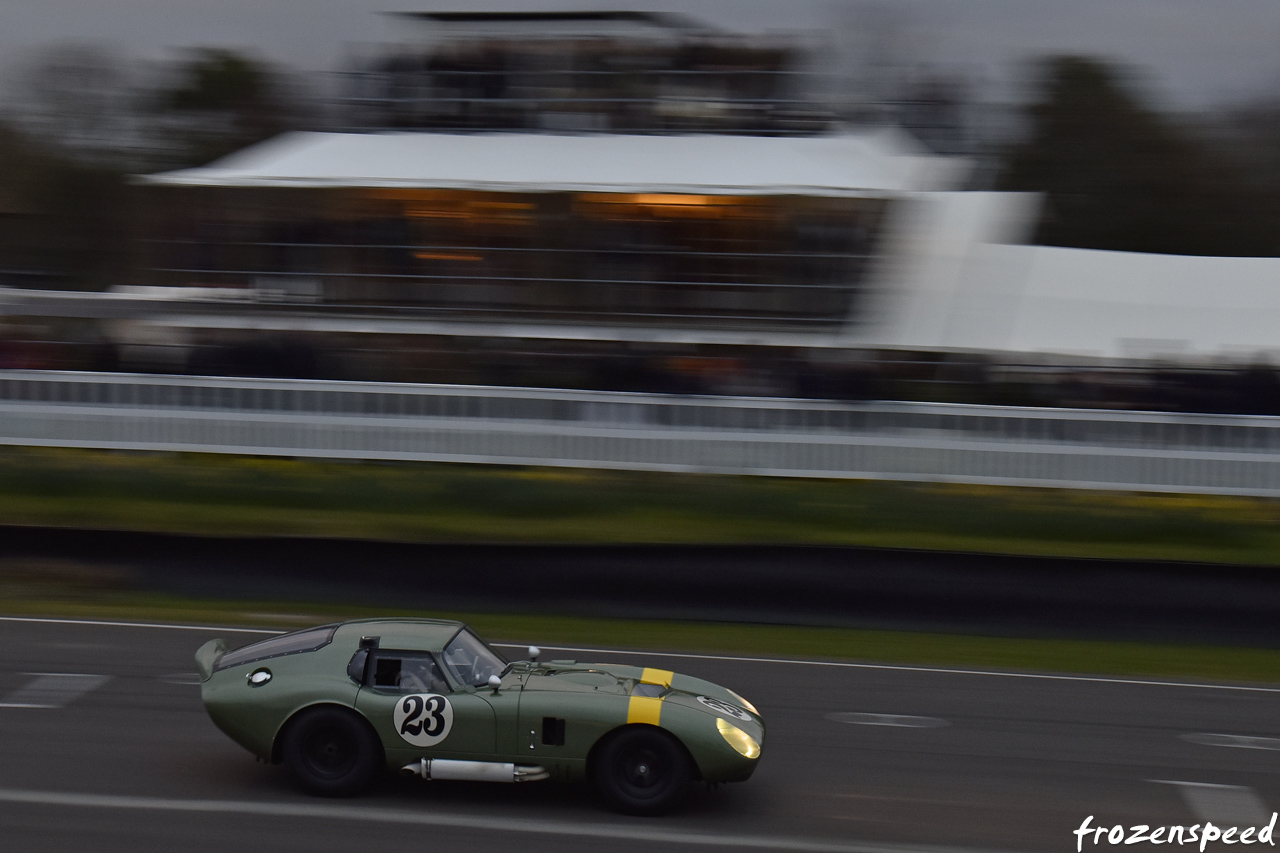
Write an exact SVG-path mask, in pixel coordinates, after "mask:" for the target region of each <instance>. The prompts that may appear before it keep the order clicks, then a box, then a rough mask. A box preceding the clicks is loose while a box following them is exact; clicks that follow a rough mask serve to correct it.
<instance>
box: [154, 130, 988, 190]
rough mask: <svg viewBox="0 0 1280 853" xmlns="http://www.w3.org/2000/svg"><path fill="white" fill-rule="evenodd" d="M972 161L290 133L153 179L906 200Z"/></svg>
mask: <svg viewBox="0 0 1280 853" xmlns="http://www.w3.org/2000/svg"><path fill="white" fill-rule="evenodd" d="M967 167H968V164H967V161H964V160H962V159H959V158H951V157H938V156H934V155H931V154H928V153H926V152H925V151H923V150H922V149H921V148H920V147H919V146H918V145H917V144H916V143H915V142H914V140H912V139H911V138H910V137H908V136H907V135H906V134H904V133H902V132H901V131H897V130H894V129H884V130H878V131H873V132H868V133H862V134H844V135H840V136H809V137H778V136H710V135H702V136H616V135H606V134H592V135H578V136H565V135H550V134H534V133H479V134H451V133H422V132H417V133H414V132H394V133H288V134H284V135H283V136H279V137H276V138H275V139H271V140H268V141H266V142H263V143H260V144H258V145H254V146H252V147H250V148H247V149H245V150H243V151H240V152H237V153H235V154H232V155H230V156H229V157H225V158H223V159H221V160H218V161H217V162H215V163H212V164H210V165H208V166H203V167H200V168H196V169H183V170H180V171H176V172H165V173H163V174H158V175H150V176H147V177H145V178H143V179H142V180H143V182H144V183H149V184H165V185H178V186H220V187H396V188H410V187H412V188H435V189H472V190H493V191H507V192H529V191H590V192H687V193H705V194H744V195H779V194H797V195H894V194H898V193H903V192H912V191H921V190H945V189H954V188H956V185H957V184H958V183H960V182H961V181H963V179H964V177H965V175H966V173H967Z"/></svg>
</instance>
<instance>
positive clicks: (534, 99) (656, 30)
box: [341, 11, 832, 134]
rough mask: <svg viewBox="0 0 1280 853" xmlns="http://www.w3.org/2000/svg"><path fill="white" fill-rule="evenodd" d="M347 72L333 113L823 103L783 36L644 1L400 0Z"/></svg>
mask: <svg viewBox="0 0 1280 853" xmlns="http://www.w3.org/2000/svg"><path fill="white" fill-rule="evenodd" d="M392 17H393V18H394V19H395V21H396V22H397V30H398V33H397V37H396V38H395V40H394V41H392V42H391V43H390V44H384V45H379V46H378V47H376V48H375V49H373V50H372V51H370V54H369V55H367V56H364V57H362V58H360V59H358V60H356V61H355V62H354V67H353V68H351V69H350V70H348V71H347V72H346V73H345V75H344V76H345V88H346V94H345V96H344V97H343V98H342V101H341V103H342V106H343V108H344V109H343V121H344V122H345V123H346V125H347V126H348V127H349V128H353V129H367V130H383V129H389V128H414V129H429V130H446V131H458V130H526V131H528V130H550V131H573V132H591V131H601V132H610V133H629V134H634V133H681V132H704V133H706V132H710V133H747V134H806V133H815V132H820V131H823V130H825V129H828V128H829V127H830V126H831V124H832V121H831V113H830V112H829V110H827V109H825V108H824V107H823V105H821V104H820V103H819V102H818V101H816V100H815V99H814V98H813V97H812V96H811V94H810V93H811V90H812V85H811V82H810V78H811V77H812V74H811V73H810V72H809V71H808V69H807V68H806V63H805V54H804V52H803V51H802V50H801V49H800V48H799V46H797V45H796V44H794V43H792V42H791V41H789V40H784V39H777V38H768V39H766V38H763V37H760V36H753V37H747V36H742V35H738V34H734V33H726V32H722V31H719V30H714V29H711V28H709V27H707V26H706V25H704V24H701V23H699V22H697V21H695V20H693V19H690V18H687V17H684V16H681V15H673V14H661V13H653V12H626V11H596V12H485V11H474V12H407V13H399V14H396V15H394V16H392Z"/></svg>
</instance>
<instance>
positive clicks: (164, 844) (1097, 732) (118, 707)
mask: <svg viewBox="0 0 1280 853" xmlns="http://www.w3.org/2000/svg"><path fill="white" fill-rule="evenodd" d="M214 636H225V637H227V638H228V640H229V641H230V642H231V643H232V644H233V645H237V644H241V643H245V642H249V641H251V640H253V639H255V638H257V637H259V636H260V634H254V633H246V632H235V631H231V630H218V629H210V628H195V627H140V626H131V625H119V624H101V623H99V624H94V623H83V622H74V621H46V620H30V619H15V618H0V649H3V652H2V653H0V743H2V744H3V748H2V749H0V847H2V848H3V849H4V850H6V851H22V853H26V852H27V851H31V853H38V852H39V851H59V853H62V851H65V850H68V849H77V850H93V851H171V850H183V851H197V852H198V853H200V852H202V851H228V850H244V851H349V850H366V851H376V850H400V849H414V850H417V849H424V850H449V849H475V848H476V847H477V846H479V848H480V849H485V850H495V851H504V850H521V851H535V853H536V851H553V850H554V851H600V850H609V851H621V853H630V851H641V850H644V851H651V850H653V849H655V847H658V846H660V847H662V848H664V849H673V850H704V849H705V850H713V849H743V850H750V849H755V850H797V851H802V850H809V851H841V853H850V851H862V853H873V851H874V853H905V851H908V850H923V849H926V848H938V847H945V848H949V849H952V850H956V849H961V850H1000V851H1067V850H1074V849H1075V848H1076V837H1075V836H1074V835H1073V834H1072V831H1073V830H1074V829H1076V828H1077V827H1078V826H1079V825H1080V824H1081V822H1082V821H1083V820H1084V819H1085V818H1086V817H1088V816H1092V818H1093V824H1094V825H1103V826H1108V827H1109V826H1111V825H1114V824H1122V825H1124V826H1126V827H1129V826H1133V825H1137V824H1147V825H1151V826H1157V825H1184V826H1189V825H1192V824H1197V823H1203V822H1204V821H1206V820H1211V821H1213V822H1214V823H1215V824H1216V825H1218V826H1230V825H1239V826H1241V827H1243V826H1246V825H1256V824H1265V823H1266V821H1267V820H1268V819H1269V818H1270V815H1271V811H1272V809H1273V808H1275V807H1276V805H1277V804H1280V685H1276V686H1271V687H1268V686H1257V685H1254V686H1245V685H1206V684H1195V683H1179V682H1174V681H1159V680H1142V679H1122V678H1097V679H1090V678H1086V677H1078V676H1046V675H1038V674H1032V673H991V672H977V671H961V670H946V669H929V668H912V667H893V666H874V665H856V664H853V665H850V664H820V663H813V662H788V661H761V660H745V659H727V658H716V657H706V656H698V655H690V656H672V655H660V654H654V653H643V652H625V653H621V654H619V653H605V652H600V651H584V650H559V649H548V652H551V653H554V654H555V655H556V656H557V657H573V658H577V659H579V660H591V659H596V660H602V661H603V660H618V659H622V660H630V661H635V662H640V663H648V664H652V665H656V666H660V667H663V668H668V669H675V670H678V671H681V672H687V673H690V674H692V675H697V676H701V677H704V678H709V679H711V680H713V681H716V682H719V683H722V684H724V685H726V686H728V687H730V688H732V689H734V690H736V691H737V692H739V693H741V694H743V695H744V696H746V697H747V698H748V699H750V700H752V701H753V702H754V703H755V704H756V705H757V706H758V707H759V708H760V710H761V712H762V714H763V715H764V717H765V719H766V721H767V723H768V735H767V738H766V743H765V753H764V757H763V758H762V763H761V766H760V768H759V770H758V771H757V773H756V774H755V776H754V777H753V778H752V779H751V780H750V781H748V782H746V783H742V784H736V785H726V786H722V787H719V788H717V789H715V790H709V791H708V790H703V789H694V790H691V792H690V796H689V799H688V802H687V804H686V805H685V806H684V807H683V808H682V809H681V810H679V811H678V812H677V813H675V814H673V815H670V816H667V817H663V818H650V819H638V818H626V817H620V816H617V815H614V814H611V813H609V812H607V811H604V810H603V809H601V807H600V806H599V805H598V804H597V803H596V802H595V801H594V799H593V798H592V796H591V793H590V791H589V790H587V789H585V788H580V787H575V786H560V785H554V784H551V783H532V784H528V785H488V786H486V785H483V784H478V783H476V784H471V783H447V782H435V783H427V782H422V781H421V780H413V779H402V778H388V780H387V781H386V783H385V784H383V785H381V786H380V787H379V788H378V789H376V790H375V791H374V792H373V793H371V794H369V795H367V796H365V797H361V798H358V799H353V800H324V799H315V798H311V797H308V796H305V795H303V794H300V793H298V792H297V791H295V790H294V788H293V787H292V786H291V784H290V782H289V780H288V778H287V777H286V775H285V773H284V771H283V770H282V768H280V767H273V766H268V765H265V764H260V763H255V761H254V759H253V758H252V757H250V756H249V755H248V754H247V753H245V752H244V751H243V750H242V749H241V748H240V747H238V746H236V745H235V744H233V743H232V742H231V741H230V740H228V739H227V738H226V737H225V736H223V735H222V734H221V733H220V732H219V731H217V730H216V729H215V728H214V726H213V724H212V723H210V722H209V720H208V718H207V717H206V716H205V714H204V712H203V709H202V707H201V704H200V699H199V688H198V686H197V685H196V683H195V681H196V679H195V673H194V664H193V661H192V653H193V652H194V650H195V649H196V648H197V647H198V646H199V645H200V644H201V643H203V642H204V641H205V640H206V639H209V638H211V637H214ZM537 639H538V638H536V637H530V638H528V640H529V641H532V642H536V641H537ZM617 642H618V644H619V646H625V644H626V637H625V636H619V637H618V638H617ZM1110 846H1111V845H1109V844H1107V843H1106V841H1105V839H1104V840H1103V841H1102V843H1101V844H1099V845H1094V844H1093V843H1092V836H1090V839H1089V840H1088V841H1086V843H1085V845H1084V849H1086V850H1090V849H1092V850H1101V849H1106V848H1108V847H1110ZM1135 846H1137V847H1145V846H1147V845H1135ZM1210 848H1211V849H1215V850H1221V849H1224V848H1223V847H1222V845H1221V844H1220V843H1215V844H1212V845H1210ZM1161 849H1166V848H1161ZM1180 849H1187V850H1190V849H1199V848H1198V846H1195V845H1190V844H1188V845H1187V846H1186V847H1185V848H1180Z"/></svg>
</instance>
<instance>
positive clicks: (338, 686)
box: [196, 619, 764, 814]
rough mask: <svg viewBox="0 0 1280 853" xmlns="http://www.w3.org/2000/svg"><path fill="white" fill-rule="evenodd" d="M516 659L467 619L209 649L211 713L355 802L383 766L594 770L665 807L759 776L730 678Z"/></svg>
mask: <svg viewBox="0 0 1280 853" xmlns="http://www.w3.org/2000/svg"><path fill="white" fill-rule="evenodd" d="M529 653H530V654H529V660H524V661H515V662H508V661H506V660H505V659H504V658H503V657H502V656H501V655H500V654H498V653H497V652H496V651H494V650H493V649H492V648H491V647H490V646H489V645H488V644H486V643H485V642H484V641H483V640H481V639H480V638H479V637H477V636H476V635H475V634H474V633H472V632H471V630H470V629H469V628H467V626H466V625H464V624H462V623H461V622H450V621H445V620H439V619H366V620H357V621H353V622H344V623H342V624H340V625H339V624H335V625H323V626H320V627H318V628H308V629H306V630H304V631H297V632H294V633H292V634H283V635H281V636H278V637H272V638H270V639H267V640H262V641H261V642H257V643H253V644H251V645H248V646H244V647H243V648H239V649H236V650H234V651H228V650H227V646H226V644H225V643H224V642H223V641H222V640H211V641H209V642H208V643H205V644H204V645H203V646H201V647H200V649H199V651H197V652H196V663H197V664H198V665H199V668H200V678H201V695H202V697H203V699H204V705H205V708H206V710H208V712H209V716H210V717H211V718H212V719H213V722H214V723H215V724H216V725H217V726H218V728H220V729H222V731H224V732H225V733H226V734H227V735H229V736H230V737H231V739H232V740H234V741H236V742H237V743H239V744H240V745H242V746H244V747H245V748H246V749H248V750H249V751H250V752H252V753H254V754H255V755H257V756H259V757H261V758H263V759H266V760H268V761H271V762H273V763H277V764H279V763H283V764H284V765H285V766H286V767H287V768H288V769H289V771H290V772H291V773H292V775H293V776H294V778H295V779H296V780H297V781H298V783H299V784H300V785H301V786H302V787H303V788H304V789H306V790H308V791H310V792H312V793H315V794H322V795H328V796H349V795H353V794H358V793H360V792H362V791H363V790H365V789H367V788H368V787H369V786H370V785H371V784H372V783H373V782H374V781H375V779H376V778H377V777H378V775H379V774H380V773H382V772H383V770H384V768H391V769H393V770H401V771H403V772H406V773H412V774H414V775H418V776H421V777H423V778H425V779H465V780H476V781H492V782H533V781H539V780H542V779H566V780H568V779H583V778H585V779H589V780H591V781H592V782H593V783H594V784H595V785H596V787H597V788H598V790H599V791H600V792H601V794H602V795H603V796H604V798H605V800H606V801H608V802H609V803H610V804H611V805H612V806H613V807H615V808H617V809H619V810H621V811H624V812H628V813H631V814H657V813H660V812H663V811H666V810H667V809H669V808H671V807H672V806H673V805H675V803H676V802H677V801H678V799H679V797H680V796H681V794H682V792H683V791H684V789H685V788H686V787H687V785H688V783H689V782H690V781H692V780H694V779H700V780H703V781H705V782H708V783H717V782H739V781H742V780H745V779H747V778H748V777H750V776H751V774H752V772H753V771H754V770H755V769H756V764H757V763H759V760H760V751H761V746H762V744H763V743H764V720H763V719H762V718H761V717H760V714H759V712H758V711H756V709H755V708H754V707H752V705H751V703H749V702H747V701H746V700H745V699H743V698H742V697H741V696H739V695H737V694H736V693H734V692H733V691H731V690H728V689H726V688H724V687H720V686H718V685H715V684H712V683H711V682H709V681H703V680H701V679H698V678H692V677H690V676H687V675H679V674H676V673H673V672H670V671H668V670H663V669H652V668H647V667H638V666H626V665H619V664H585V663H578V662H576V661H570V660H552V661H546V662H543V661H539V660H538V659H537V658H538V650H537V649H536V648H530V650H529Z"/></svg>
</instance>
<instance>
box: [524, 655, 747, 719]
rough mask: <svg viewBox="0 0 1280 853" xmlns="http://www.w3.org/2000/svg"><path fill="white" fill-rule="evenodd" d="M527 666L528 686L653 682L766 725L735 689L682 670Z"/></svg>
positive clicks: (669, 694) (622, 690)
mask: <svg viewBox="0 0 1280 853" xmlns="http://www.w3.org/2000/svg"><path fill="white" fill-rule="evenodd" d="M525 666H526V667H527V668H526V670H525V671H526V672H527V674H528V677H527V678H526V679H525V687H526V689H536V690H563V691H565V692H581V691H583V690H592V691H595V692H600V693H611V694H619V695H624V696H629V695H632V694H633V693H634V692H635V691H636V689H637V686H638V685H644V684H650V685H654V686H655V688H657V687H661V688H665V690H663V691H662V695H663V696H664V697H666V699H667V700H668V701H670V700H671V699H677V698H679V699H681V700H685V701H681V702H680V704H683V705H688V706H689V707H693V708H697V709H698V710H701V711H704V712H705V713H707V714H710V715H712V716H716V715H717V709H716V707H715V705H716V703H717V702H719V703H724V704H726V705H729V706H730V707H731V708H733V709H736V710H738V711H740V712H742V713H745V714H748V715H749V716H750V717H752V718H753V719H754V720H755V721H756V722H758V723H759V724H760V725H761V726H762V727H763V725H764V720H762V719H761V718H760V715H759V714H758V713H755V712H753V710H752V709H750V708H747V707H745V705H744V703H743V699H742V697H740V696H738V695H737V694H736V693H734V692H733V691H731V690H729V689H728V688H726V687H721V686H720V685H719V684H715V683H714V682H711V681H706V680H704V679H701V678H694V677H693V676H691V675H684V674H683V673H679V672H671V671H670V670H662V669H655V668H653V667H641V666H629V665H627V664H617V663H582V662H579V661H569V660H552V661H545V662H542V661H539V662H537V663H533V664H527V665H525ZM641 689H643V688H641ZM699 697H702V699H710V700H714V702H711V703H707V702H703V701H700V699H699ZM730 716H732V715H730Z"/></svg>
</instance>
